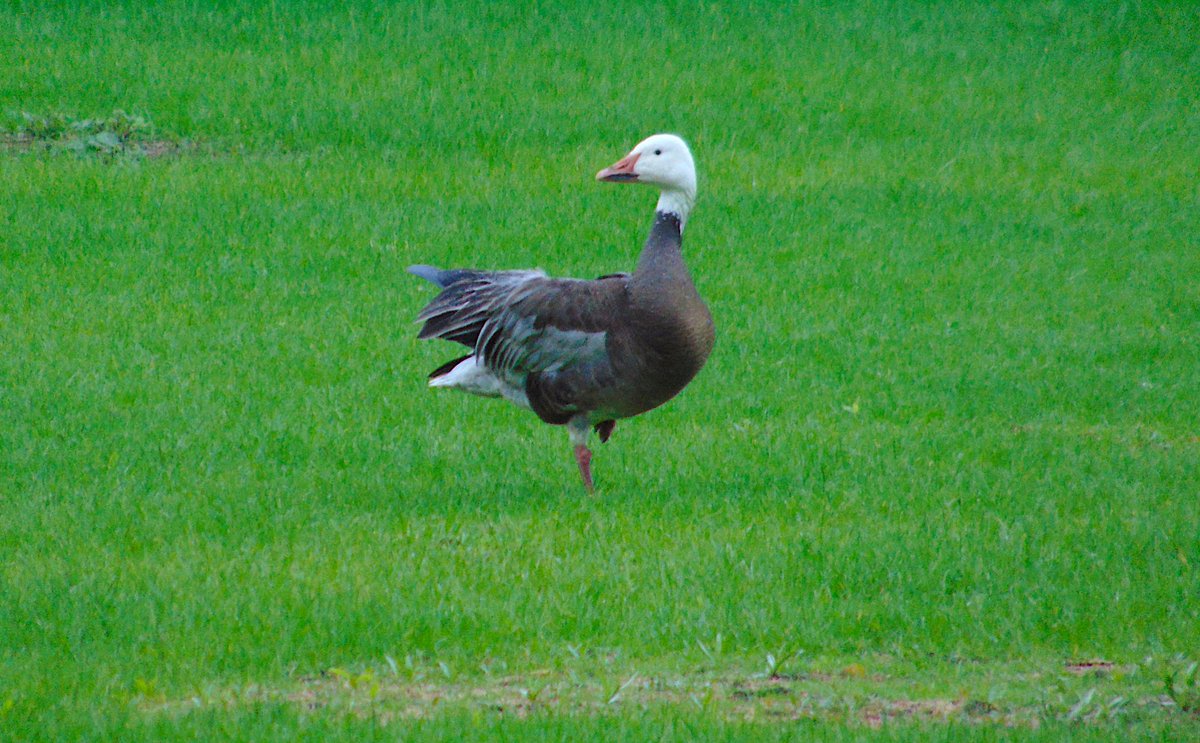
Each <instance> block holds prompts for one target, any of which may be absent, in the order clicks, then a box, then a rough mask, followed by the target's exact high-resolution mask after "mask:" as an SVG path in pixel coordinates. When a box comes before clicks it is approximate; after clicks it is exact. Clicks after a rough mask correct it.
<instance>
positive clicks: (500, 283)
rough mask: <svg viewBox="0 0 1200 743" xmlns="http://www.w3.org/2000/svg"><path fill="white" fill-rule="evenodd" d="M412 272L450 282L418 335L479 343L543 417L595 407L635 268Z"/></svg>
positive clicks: (487, 359) (478, 350)
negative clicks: (591, 275) (597, 274)
mask: <svg viewBox="0 0 1200 743" xmlns="http://www.w3.org/2000/svg"><path fill="white" fill-rule="evenodd" d="M410 271H411V272H412V273H415V274H417V275H418V276H421V277H423V278H426V279H428V280H430V281H432V282H433V283H435V284H438V285H439V286H441V287H443V288H442V292H441V293H440V294H439V295H438V296H437V297H435V298H434V300H433V301H432V302H430V303H429V304H428V305H427V306H426V307H425V309H423V310H421V312H420V314H419V315H418V316H417V319H418V321H421V322H424V326H423V327H422V328H421V332H420V333H419V334H418V337H419V338H443V339H446V340H451V341H456V342H458V343H462V344H464V345H466V346H469V347H471V348H472V349H473V350H474V355H475V358H476V359H477V360H478V361H479V362H481V363H482V364H483V365H484V366H485V367H486V368H487V369H488V370H489V371H490V372H491V373H492V374H494V375H496V376H497V377H499V378H501V379H503V380H505V381H506V382H508V383H509V384H516V385H521V386H523V387H524V388H525V390H526V392H527V394H528V396H529V401H530V406H531V407H533V409H534V411H535V412H537V413H538V415H540V416H541V417H542V418H543V419H546V420H549V421H551V422H562V420H563V419H564V417H569V415H570V413H572V412H576V411H579V410H585V409H588V406H589V404H590V403H591V401H592V400H594V399H595V398H596V397H597V396H598V393H600V392H601V391H602V390H601V388H602V387H603V386H604V385H606V384H610V383H611V381H612V378H613V373H612V365H611V363H610V359H609V357H608V354H609V347H610V345H609V339H610V337H611V334H612V332H613V330H614V327H615V324H616V323H618V322H620V319H621V317H622V315H623V314H624V311H625V308H626V303H627V286H628V285H627V282H628V276H627V275H625V274H614V275H610V276H605V277H602V278H600V279H596V280H594V281H584V280H579V279H554V278H549V277H547V276H546V275H545V274H544V273H542V272H541V271H494V272H488V271H472V270H464V269H459V270H453V271H439V270H438V269H432V268H428V267H425V266H416V267H413V268H412V269H410Z"/></svg>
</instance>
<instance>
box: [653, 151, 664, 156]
mask: <svg viewBox="0 0 1200 743" xmlns="http://www.w3.org/2000/svg"><path fill="white" fill-rule="evenodd" d="M654 154H655V155H661V154H662V150H655V151H654Z"/></svg>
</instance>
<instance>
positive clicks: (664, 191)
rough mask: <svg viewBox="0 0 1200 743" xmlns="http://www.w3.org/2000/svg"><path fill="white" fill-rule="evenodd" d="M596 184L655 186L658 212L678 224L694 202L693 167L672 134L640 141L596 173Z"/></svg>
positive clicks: (688, 153) (688, 154)
mask: <svg viewBox="0 0 1200 743" xmlns="http://www.w3.org/2000/svg"><path fill="white" fill-rule="evenodd" d="M596 180H598V181H610V182H615V183H647V184H650V185H653V186H657V187H658V189H659V191H660V192H661V195H660V196H659V199H658V211H660V212H664V213H667V214H675V215H676V216H678V217H679V221H680V224H683V222H685V221H686V220H687V216H688V212H690V211H691V209H692V205H693V204H694V203H695V201H696V163H695V161H693V160H692V152H691V150H689V149H688V146H687V143H686V142H684V141H683V140H682V139H681V138H679V137H677V136H675V135H674V134H655V135H653V136H651V137H647V138H646V139H643V140H642V141H641V142H639V143H638V144H637V146H636V147H634V148H633V149H632V150H630V151H629V154H628V155H626V156H625V157H623V158H621V159H620V160H618V161H617V162H615V163H613V164H612V165H610V166H608V167H607V168H605V169H604V170H601V171H600V172H599V173H597V174H596Z"/></svg>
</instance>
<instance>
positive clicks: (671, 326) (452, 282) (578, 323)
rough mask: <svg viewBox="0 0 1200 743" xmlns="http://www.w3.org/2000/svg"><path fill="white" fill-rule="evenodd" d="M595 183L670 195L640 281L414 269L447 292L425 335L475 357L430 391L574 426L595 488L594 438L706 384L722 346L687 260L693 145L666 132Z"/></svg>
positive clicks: (663, 197)
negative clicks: (704, 371)
mask: <svg viewBox="0 0 1200 743" xmlns="http://www.w3.org/2000/svg"><path fill="white" fill-rule="evenodd" d="M596 179H597V180H601V181H613V182H618V183H646V184H649V185H652V186H655V187H656V188H658V190H659V192H660V196H659V199H658V206H657V207H656V209H655V213H654V224H653V226H652V227H651V228H650V235H649V237H648V238H647V239H646V245H645V247H644V248H643V249H642V254H641V257H640V258H639V259H638V264H637V268H636V269H635V270H634V272H633V273H632V274H625V273H621V274H610V275H606V276H601V277H600V278H598V279H595V280H593V281H586V280H581V279H557V278H551V277H549V276H547V275H546V274H545V273H543V272H542V271H540V270H528V271H479V270H475V269H451V270H441V269H437V268H433V267H432V266H420V265H418V266H410V267H409V269H408V270H409V272H410V273H413V274H415V275H417V276H420V277H421V278H423V279H427V280H429V281H431V282H433V283H434V284H436V285H437V286H439V287H440V288H441V293H439V294H438V295H437V297H435V298H434V299H433V301H432V302H430V303H429V304H428V305H427V306H426V307H425V309H423V310H421V312H420V314H419V315H418V316H417V320H418V322H424V326H423V327H422V328H421V331H420V333H419V334H418V338H422V339H424V338H443V339H445V340H449V341H456V342H458V343H462V344H463V345H465V346H467V347H468V348H470V349H471V353H469V354H467V355H466V356H462V357H460V358H457V359H454V360H453V361H450V362H448V363H446V364H443V365H442V366H440V367H438V368H437V369H436V370H434V371H433V373H432V374H430V375H429V377H430V379H429V385H430V386H431V387H452V388H455V389H460V390H463V391H464V392H470V393H472V394H475V395H482V396H485V397H503V398H506V399H507V400H509V401H511V402H513V403H516V404H517V405H519V406H521V407H523V408H528V409H530V410H532V411H533V412H534V413H536V414H537V415H538V417H539V418H541V419H542V420H543V421H545V422H546V423H551V424H554V425H564V424H565V425H566V427H567V431H568V433H569V434H570V440H571V443H572V444H573V446H574V451H575V460H576V462H577V463H578V465H579V473H580V475H581V476H582V477H583V484H584V486H585V487H586V488H587V490H588V492H589V493H590V492H592V491H593V489H594V488H593V484H592V473H591V459H592V453H591V450H590V449H588V446H587V442H588V435H589V433H590V430H591V429H592V428H595V430H596V432H597V433H598V434H599V436H600V440H601V442H604V441H607V440H608V437H609V436H610V435H611V434H612V431H613V427H614V425H615V424H616V421H617V420H619V419H621V418H629V417H632V416H635V415H638V414H639V413H644V412H646V411H647V410H650V409H652V408H656V407H658V406H659V405H662V404H663V403H665V402H666V401H667V400H670V399H671V398H672V397H674V396H675V395H676V394H678V393H679V391H680V390H682V389H683V388H684V387H685V386H686V385H687V384H688V382H690V381H691V380H692V378H693V377H695V376H696V373H697V372H699V371H700V368H701V367H702V366H704V362H705V361H706V360H707V359H708V354H709V352H710V351H712V347H713V339H714V334H713V321H712V315H711V314H710V313H709V311H708V307H707V306H705V304H704V301H703V300H702V299H701V298H700V295H699V294H698V293H697V291H696V287H695V285H694V284H693V283H692V278H691V276H690V275H689V274H688V270H687V266H685V265H684V262H683V253H682V252H681V247H682V236H683V228H684V225H685V224H686V223H687V218H688V214H689V212H691V209H692V205H693V204H694V203H695V199H696V168H695V164H694V163H693V161H692V153H691V152H690V151H689V150H688V146H687V144H686V143H684V141H683V140H682V139H680V138H679V137H677V136H675V135H672V134H655V135H654V136H652V137H649V138H647V139H645V140H643V141H642V142H641V143H639V144H638V145H637V146H636V147H634V148H633V150H632V151H631V152H630V153H629V154H628V155H626V156H625V157H623V158H622V159H621V160H619V161H618V162H616V163H615V164H613V165H612V166H610V167H607V168H605V169H604V170H601V171H600V172H599V173H597V174H596Z"/></svg>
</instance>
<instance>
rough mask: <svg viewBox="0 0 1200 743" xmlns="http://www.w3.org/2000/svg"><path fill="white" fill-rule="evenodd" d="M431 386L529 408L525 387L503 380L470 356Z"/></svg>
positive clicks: (435, 379)
mask: <svg viewBox="0 0 1200 743" xmlns="http://www.w3.org/2000/svg"><path fill="white" fill-rule="evenodd" d="M429 386H430V387H450V388H453V389H458V390H462V391H463V392H469V393H471V394H472V395H479V396H481V397H504V398H507V399H509V400H511V401H512V402H514V403H516V404H517V405H520V406H521V407H523V408H528V407H529V398H528V397H527V396H526V395H525V390H524V388H523V385H515V384H512V383H511V382H510V381H509V380H506V379H501V378H500V377H498V376H496V375H495V374H493V373H492V372H491V370H490V369H488V368H487V367H486V366H484V365H483V364H481V363H479V360H478V359H477V358H475V357H474V356H468V357H467V358H465V359H463V360H462V361H460V362H459V363H458V365H457V366H455V367H454V368H453V369H451V370H450V371H449V372H448V373H446V374H443V375H441V376H439V377H434V378H433V379H431V380H429Z"/></svg>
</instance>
